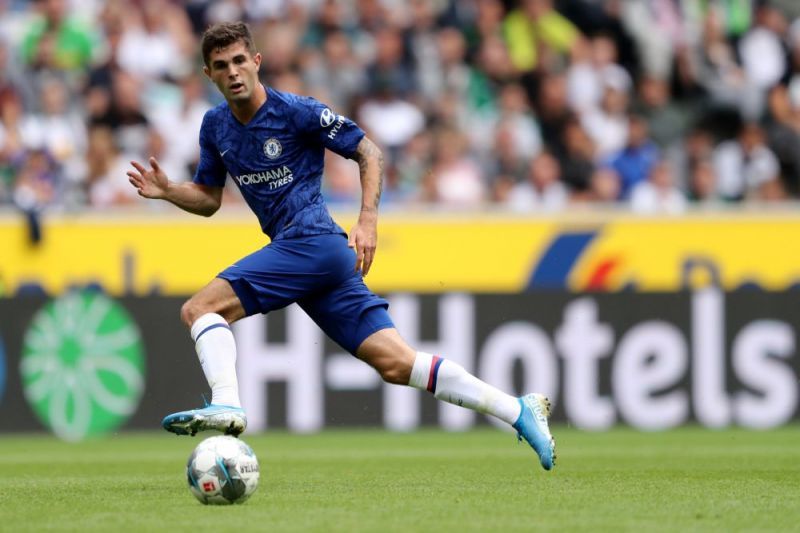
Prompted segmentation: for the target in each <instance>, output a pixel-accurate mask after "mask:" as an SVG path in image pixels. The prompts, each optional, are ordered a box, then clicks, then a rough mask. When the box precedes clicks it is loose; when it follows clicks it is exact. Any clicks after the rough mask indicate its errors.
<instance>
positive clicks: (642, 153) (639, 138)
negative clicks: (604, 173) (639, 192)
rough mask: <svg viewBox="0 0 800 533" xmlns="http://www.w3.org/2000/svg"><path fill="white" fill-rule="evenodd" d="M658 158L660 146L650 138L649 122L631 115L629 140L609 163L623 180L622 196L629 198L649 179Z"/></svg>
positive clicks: (612, 156) (629, 119)
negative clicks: (636, 188) (637, 187)
mask: <svg viewBox="0 0 800 533" xmlns="http://www.w3.org/2000/svg"><path fill="white" fill-rule="evenodd" d="M658 159H659V151H658V147H657V146H656V144H655V143H654V142H653V141H652V140H650V137H649V134H648V130H647V122H646V121H645V120H644V119H643V118H642V117H640V116H637V115H630V116H629V117H628V142H627V144H626V146H625V147H624V148H623V149H622V150H620V151H619V152H616V153H614V154H612V155H611V156H610V157H609V160H608V163H607V164H608V166H610V167H611V168H613V169H614V170H615V171H616V172H617V174H619V176H620V179H621V180H622V181H621V185H622V190H621V198H627V197H628V195H629V194H630V193H631V191H632V190H633V188H634V187H636V185H638V184H639V183H641V182H643V181H645V180H646V179H647V177H648V176H649V175H650V173H651V170H652V168H653V166H654V165H655V164H656V162H657V161H658Z"/></svg>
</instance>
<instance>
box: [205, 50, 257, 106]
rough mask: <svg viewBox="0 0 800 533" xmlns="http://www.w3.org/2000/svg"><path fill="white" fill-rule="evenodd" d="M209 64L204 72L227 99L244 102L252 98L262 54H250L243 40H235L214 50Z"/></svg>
mask: <svg viewBox="0 0 800 533" xmlns="http://www.w3.org/2000/svg"><path fill="white" fill-rule="evenodd" d="M208 64H209V66H207V67H205V68H204V69H203V72H205V74H206V76H208V77H209V79H210V80H211V81H213V82H214V84H215V85H216V86H217V88H218V89H219V90H220V92H222V95H223V96H224V97H225V99H226V100H228V101H229V102H243V101H247V100H249V99H250V97H251V96H252V95H253V91H254V89H255V87H256V84H257V83H258V68H259V66H260V65H261V54H259V53H256V55H254V56H253V55H250V52H249V51H248V50H247V47H246V46H245V44H244V43H243V42H235V43H233V44H231V45H228V46H226V47H225V48H217V49H215V50H212V51H211V54H210V55H209V58H208Z"/></svg>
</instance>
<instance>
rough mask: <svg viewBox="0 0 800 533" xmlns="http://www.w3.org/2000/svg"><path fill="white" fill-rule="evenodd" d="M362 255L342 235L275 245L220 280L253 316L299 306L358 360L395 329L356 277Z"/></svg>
mask: <svg viewBox="0 0 800 533" xmlns="http://www.w3.org/2000/svg"><path fill="white" fill-rule="evenodd" d="M355 264H356V254H355V251H354V250H353V249H352V248H349V247H348V246H347V237H345V236H344V235H341V234H325V235H312V236H308V237H297V238H291V239H281V240H278V241H273V242H271V243H270V244H268V245H267V246H265V247H264V248H262V249H260V250H258V251H257V252H254V253H252V254H250V255H248V256H247V257H244V258H243V259H241V260H239V261H237V262H236V263H235V264H233V265H232V266H230V267H228V268H226V269H225V270H223V271H222V272H220V273H219V274H218V275H217V277H219V278H222V279H224V280H227V281H228V282H229V283H230V284H231V287H233V291H234V292H235V293H236V296H238V297H239V301H240V302H241V303H242V307H243V308H244V311H245V314H246V315H247V316H250V315H254V314H257V313H269V312H270V311H274V310H275V309H281V308H283V307H286V306H287V305H289V304H291V303H295V302H296V303H297V304H298V305H300V307H301V308H302V309H303V310H304V311H305V312H306V313H308V316H310V317H311V318H312V320H314V322H316V323H317V325H318V326H319V327H320V328H321V329H322V331H324V332H325V333H326V334H327V335H328V336H329V337H330V338H331V339H333V340H334V341H336V343H337V344H339V346H341V347H342V348H344V349H345V350H347V351H348V352H350V353H351V354H353V355H355V354H356V350H357V349H358V347H359V346H360V345H361V343H362V342H363V341H364V339H366V338H367V337H369V336H370V335H372V334H373V333H375V332H376V331H378V330H381V329H385V328H392V327H394V324H393V323H392V319H391V318H389V313H388V312H387V311H386V310H387V309H388V307H389V303H388V302H387V301H386V300H384V299H383V298H381V297H379V296H377V295H376V294H374V293H373V292H372V291H370V290H369V289H368V288H367V286H366V285H365V284H364V280H363V278H362V277H361V273H360V272H356V271H355Z"/></svg>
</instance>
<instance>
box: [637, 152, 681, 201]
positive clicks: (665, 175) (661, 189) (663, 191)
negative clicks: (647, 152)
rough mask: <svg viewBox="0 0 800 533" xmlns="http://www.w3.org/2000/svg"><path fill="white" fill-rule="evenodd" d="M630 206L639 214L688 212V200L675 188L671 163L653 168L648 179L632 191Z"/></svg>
mask: <svg viewBox="0 0 800 533" xmlns="http://www.w3.org/2000/svg"><path fill="white" fill-rule="evenodd" d="M630 205H631V209H633V210H634V211H636V212H638V213H662V214H679V213H682V212H684V211H685V210H686V207H687V202H686V198H685V197H684V195H683V193H682V192H681V190H680V189H678V188H677V187H676V186H675V179H674V176H673V175H672V169H671V168H670V166H669V163H667V162H666V161H665V160H661V161H659V162H657V163H656V164H655V165H654V166H653V167H652V169H651V170H650V174H649V176H648V177H647V179H646V180H645V181H643V182H640V183H638V184H637V185H636V186H635V187H634V188H633V190H632V191H631V194H630Z"/></svg>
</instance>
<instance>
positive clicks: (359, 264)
mask: <svg viewBox="0 0 800 533" xmlns="http://www.w3.org/2000/svg"><path fill="white" fill-rule="evenodd" d="M356 252H357V254H356V270H362V271H363V268H364V247H363V246H357V247H356Z"/></svg>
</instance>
